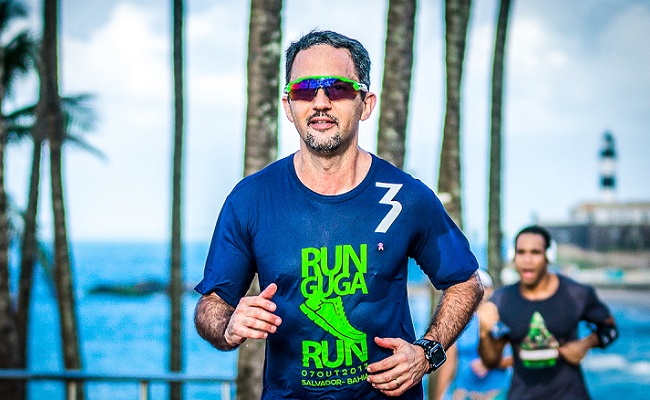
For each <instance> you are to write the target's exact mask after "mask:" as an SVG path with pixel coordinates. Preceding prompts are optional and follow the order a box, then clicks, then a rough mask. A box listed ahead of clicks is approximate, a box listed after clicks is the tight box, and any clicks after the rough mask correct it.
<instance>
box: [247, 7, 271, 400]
mask: <svg viewBox="0 0 650 400" xmlns="http://www.w3.org/2000/svg"><path fill="white" fill-rule="evenodd" d="M281 24H282V0H252V1H251V11H250V22H249V29H248V32H249V37H248V62H247V70H248V72H247V73H248V92H247V97H248V105H247V110H246V134H245V136H246V144H245V150H244V176H248V175H250V174H252V173H255V172H257V171H259V170H261V169H262V168H264V167H265V166H267V165H268V164H270V163H271V162H273V161H274V160H275V159H276V157H277V153H278V106H279V103H278V95H279V93H280V84H279V80H280V59H281V57H282V54H281V51H280V48H281V45H282V28H281ZM259 293H260V287H259V282H258V280H257V278H256V279H255V281H254V282H253V285H251V289H250V290H249V291H248V294H249V295H252V294H259ZM264 348H265V342H264V341H261V340H249V341H247V342H246V343H245V344H244V345H243V346H241V347H240V348H239V355H238V359H237V371H238V372H237V379H236V384H237V395H236V399H237V400H253V399H255V400H257V399H259V398H260V397H261V395H262V379H263V376H262V375H263V369H264V365H263V362H262V360H264Z"/></svg>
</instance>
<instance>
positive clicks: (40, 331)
mask: <svg viewBox="0 0 650 400" xmlns="http://www.w3.org/2000/svg"><path fill="white" fill-rule="evenodd" d="M207 247H208V245H207V244H203V243H193V244H188V245H186V246H185V249H184V251H185V254H184V263H185V265H184V281H185V282H187V284H188V286H190V287H191V286H193V285H194V284H196V283H198V281H199V280H200V279H201V275H202V271H203V263H204V260H205V254H206V252H207ZM72 252H73V255H74V256H73V259H72V265H73V272H74V285H75V291H76V295H77V309H78V317H79V318H78V321H79V335H80V342H81V345H82V359H83V368H84V369H85V370H86V371H88V372H95V373H102V374H107V373H115V374H128V373H133V374H138V375H139V374H159V373H165V372H167V366H168V364H169V360H168V354H167V349H168V342H169V333H168V331H169V301H168V298H167V296H166V294H165V293H155V294H150V295H142V296H125V295H115V294H104V293H102V294H98V293H92V292H91V289H92V288H95V287H97V286H101V285H111V284H112V285H116V284H117V285H124V284H137V283H140V282H143V281H155V282H160V283H162V284H165V283H166V282H167V280H168V278H167V277H168V276H169V273H168V268H169V266H168V264H169V262H168V259H169V250H168V246H167V245H166V244H160V243H75V244H73V245H72ZM477 253H478V254H477V255H478V257H479V260H480V259H481V258H482V256H483V254H482V253H481V252H480V251H478V252H477ZM12 261H13V262H14V263H15V262H17V260H16V257H14V258H13V260H12ZM12 270H13V271H12V272H13V273H14V274H13V275H12V276H16V275H15V270H16V265H15V264H14V265H13V267H12ZM410 278H411V280H412V281H415V282H422V281H423V275H422V273H421V272H420V271H419V270H417V269H414V270H413V271H411V274H410ZM12 283H14V289H15V282H12ZM33 295H34V296H33V302H32V307H33V308H32V314H31V320H30V338H29V349H28V369H29V370H30V371H34V372H38V371H60V370H62V369H63V362H62V356H61V342H60V338H59V326H58V324H59V321H58V312H57V307H56V302H55V297H54V289H53V287H52V284H51V282H49V280H48V279H47V278H46V275H45V274H44V273H43V271H41V270H40V269H38V270H37V272H36V276H35V284H34V290H33ZM629 297H630V296H627V299H628V301H617V299H616V296H614V297H613V298H611V299H608V304H609V305H610V307H611V309H612V312H613V314H614V316H615V318H616V320H617V322H618V324H619V327H620V332H621V338H620V339H619V340H618V341H617V342H616V343H614V345H612V346H611V347H610V348H609V349H607V350H600V349H594V350H592V351H591V352H590V353H589V355H588V356H587V358H586V359H585V360H584V362H583V368H584V370H585V375H586V379H587V384H588V386H589V390H590V392H591V394H592V396H593V399H594V400H600V399H602V400H606V399H607V400H609V399H611V398H625V399H626V400H635V399H646V398H648V393H650V312H648V311H649V310H650V304H648V302H646V301H643V300H642V299H643V298H645V299H648V298H650V296H648V295H647V294H644V296H639V300H638V301H629ZM633 297H634V296H633ZM197 300H198V295H197V294H194V293H193V292H191V291H189V292H188V293H186V294H185V297H184V308H183V309H184V328H183V344H184V351H183V353H184V369H185V372H186V373H189V374H194V375H199V376H206V375H209V376H215V377H226V378H234V377H235V375H236V358H237V352H236V351H234V352H228V353H223V352H219V351H217V350H215V349H213V348H212V347H211V346H210V345H209V344H207V343H206V342H205V341H203V340H202V339H201V338H199V336H198V334H197V333H196V331H195V330H194V326H193V322H192V317H193V310H194V305H195V304H196V301H197ZM411 308H412V312H413V316H414V318H413V319H414V324H415V327H416V332H417V333H418V334H420V333H422V332H423V330H424V328H425V326H426V324H427V322H428V319H429V299H428V298H427V296H419V297H413V298H411ZM167 390H168V389H167V386H166V385H164V384H153V385H152V387H151V395H152V398H153V399H162V398H166V397H167ZM184 390H185V393H186V398H187V399H208V398H209V399H220V395H219V394H220V387H219V385H216V384H215V385H212V384H188V385H185V386H184ZM86 391H87V394H88V396H87V398H89V399H92V400H95V399H97V400H102V399H106V400H109V399H110V400H118V399H134V398H137V397H138V386H137V384H135V383H134V384H124V383H120V384H115V383H89V384H87V386H86ZM233 394H234V393H233ZM29 398H30V399H59V398H64V388H63V385H62V384H61V383H59V382H50V381H44V382H32V383H30V385H29ZM233 398H234V397H233Z"/></svg>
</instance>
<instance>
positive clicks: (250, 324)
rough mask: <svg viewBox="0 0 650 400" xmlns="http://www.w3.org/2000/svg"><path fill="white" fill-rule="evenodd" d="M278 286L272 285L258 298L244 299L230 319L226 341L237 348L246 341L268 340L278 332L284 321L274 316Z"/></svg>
mask: <svg viewBox="0 0 650 400" xmlns="http://www.w3.org/2000/svg"><path fill="white" fill-rule="evenodd" d="M277 290H278V286H277V285H276V284H275V283H272V284H270V285H269V286H267V287H266V289H264V290H263V291H262V293H260V294H259V295H257V296H247V297H244V298H242V299H241V300H240V301H239V304H238V305H237V308H236V309H235V311H234V312H233V314H232V316H231V317H230V321H229V322H228V326H227V327H226V332H225V334H224V339H225V340H226V342H227V343H228V344H229V345H231V346H233V347H237V346H239V345H240V344H242V343H244V342H245V341H246V339H266V338H267V337H268V336H269V334H270V333H274V332H275V331H277V329H278V326H280V324H281V323H282V319H281V318H280V317H278V316H277V315H275V314H274V312H275V310H276V308H277V306H276V305H275V303H273V302H272V301H271V299H272V298H273V296H274V295H275V292H276V291H277Z"/></svg>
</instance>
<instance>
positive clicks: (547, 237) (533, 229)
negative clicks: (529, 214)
mask: <svg viewBox="0 0 650 400" xmlns="http://www.w3.org/2000/svg"><path fill="white" fill-rule="evenodd" d="M524 233H532V234H534V235H540V236H541V237H543V238H544V249H545V250H548V249H549V248H550V247H551V234H550V233H549V232H548V231H547V230H546V229H544V228H542V227H541V226H539V225H530V226H527V227H525V228H524V229H522V230H520V231H519V233H517V236H515V243H514V244H515V249H516V248H517V239H519V236H521V235H523V234H524Z"/></svg>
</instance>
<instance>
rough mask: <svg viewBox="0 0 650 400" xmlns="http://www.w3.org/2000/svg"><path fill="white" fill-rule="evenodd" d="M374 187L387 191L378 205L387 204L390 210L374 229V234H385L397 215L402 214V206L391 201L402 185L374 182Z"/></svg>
mask: <svg viewBox="0 0 650 400" xmlns="http://www.w3.org/2000/svg"><path fill="white" fill-rule="evenodd" d="M375 185H376V186H377V187H380V188H386V189H388V191H387V192H386V194H385V195H384V197H382V198H381V200H379V204H388V205H389V206H391V207H392V208H391V209H390V211H388V214H386V216H385V217H384V219H382V220H381V222H380V223H379V225H377V229H375V232H379V233H386V231H388V228H390V226H391V225H392V224H393V222H395V220H396V219H397V216H398V215H399V213H401V212H402V205H401V204H400V203H399V202H398V201H395V200H393V199H394V198H395V196H396V195H397V192H399V190H400V189H401V188H402V184H401V183H383V182H376V183H375Z"/></svg>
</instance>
